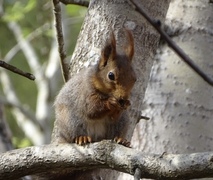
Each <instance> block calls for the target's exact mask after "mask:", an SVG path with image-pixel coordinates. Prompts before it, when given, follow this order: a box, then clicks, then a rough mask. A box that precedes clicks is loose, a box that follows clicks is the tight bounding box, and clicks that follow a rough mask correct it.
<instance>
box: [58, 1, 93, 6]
mask: <svg viewBox="0 0 213 180" xmlns="http://www.w3.org/2000/svg"><path fill="white" fill-rule="evenodd" d="M60 2H62V3H63V4H65V5H67V4H75V5H79V6H84V7H88V6H89V1H84V0H60Z"/></svg>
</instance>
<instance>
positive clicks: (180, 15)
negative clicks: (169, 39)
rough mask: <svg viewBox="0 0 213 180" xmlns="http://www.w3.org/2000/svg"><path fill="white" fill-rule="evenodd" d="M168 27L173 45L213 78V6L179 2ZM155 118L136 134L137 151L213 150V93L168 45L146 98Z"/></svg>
mask: <svg viewBox="0 0 213 180" xmlns="http://www.w3.org/2000/svg"><path fill="white" fill-rule="evenodd" d="M167 22H168V24H169V26H170V31H169V33H170V35H172V36H173V40H174V41H176V43H177V44H178V45H179V46H180V47H181V48H182V49H183V50H184V51H185V52H186V53H187V54H188V55H189V56H190V57H191V58H192V59H193V60H194V61H195V62H196V64H197V65H199V67H201V68H202V69H203V71H204V72H205V73H207V74H208V75H210V76H211V77H213V62H212V57H213V46H212V44H213V32H212V29H213V6H212V4H210V3H209V2H208V1H207V0H195V1H190V0H176V1H173V2H172V3H171V5H170V8H169V11H168V15H167ZM143 112H144V113H145V114H146V115H147V116H149V117H151V119H150V121H146V122H145V121H142V122H141V123H140V126H138V128H137V130H136V131H135V133H134V138H133V139H134V142H136V143H135V146H136V147H138V148H140V149H141V150H143V151H144V152H149V153H163V152H168V153H192V152H201V151H211V150H212V149H213V130H212V127H213V119H212V117H213V88H212V87H211V86H210V85H208V84H207V83H206V82H205V81H204V80H203V79H202V78H200V77H199V76H198V75H197V74H196V73H195V72H194V71H193V70H191V69H190V68H189V67H188V66H187V65H186V64H185V63H184V62H182V61H181V60H180V58H179V57H177V55H176V54H175V53H174V52H172V50H170V48H169V47H168V46H167V45H162V46H161V47H160V49H159V52H158V55H157V56H156V61H155V63H154V67H153V69H152V74H151V79H150V82H149V85H148V89H147V92H146V95H145V106H144V110H143Z"/></svg>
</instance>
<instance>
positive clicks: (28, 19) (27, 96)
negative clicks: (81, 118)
mask: <svg viewBox="0 0 213 180" xmlns="http://www.w3.org/2000/svg"><path fill="white" fill-rule="evenodd" d="M0 3H1V4H0V6H1V12H0V59H1V60H4V58H5V57H6V56H7V53H8V52H9V51H10V50H11V49H13V48H14V47H15V46H17V44H18V42H17V40H16V38H15V36H14V33H13V32H12V31H11V29H10V28H9V27H8V24H9V23H10V22H16V23H17V24H18V25H19V26H20V28H21V31H22V33H23V36H24V37H25V38H27V37H29V36H30V40H29V42H30V44H31V46H32V47H33V48H34V50H35V52H36V54H37V56H38V58H39V61H40V63H41V64H42V66H43V67H45V65H46V63H47V59H48V58H49V56H50V54H49V53H50V48H51V43H52V41H53V39H54V36H55V33H54V29H53V28H54V26H53V23H54V17H53V6H52V1H48V0H42V1H37V0H18V1H14V0H3V1H0ZM61 7H62V13H63V14H62V16H63V23H64V24H65V25H66V26H65V27H66V33H68V34H69V35H68V37H69V38H66V37H65V39H66V41H65V48H66V51H67V56H71V55H72V52H73V49H74V47H75V43H76V40H77V36H78V34H79V31H80V28H81V24H82V22H83V18H84V16H85V13H86V10H87V8H85V7H80V6H76V5H67V6H65V5H62V6H61ZM38 29H40V31H38ZM9 63H10V64H12V65H14V66H16V67H18V68H20V69H21V70H23V71H26V72H31V69H30V68H29V65H28V62H27V60H26V58H25V56H24V54H23V52H22V50H18V51H17V53H15V55H14V56H13V58H11V59H10V61H9ZM0 68H1V67H0ZM59 71H60V68H59ZM7 74H8V75H9V77H10V80H11V82H12V84H13V87H14V89H15V91H16V94H17V96H18V98H19V100H20V102H21V103H22V105H23V106H25V107H29V108H30V109H31V110H33V111H34V112H35V109H36V100H37V99H36V98H37V93H38V92H37V87H36V84H35V81H30V80H28V79H26V78H24V77H22V76H19V75H17V74H14V73H12V72H9V71H7ZM59 76H61V74H60V73H59ZM62 84H63V80H62V77H59V81H58V82H56V85H57V91H58V90H59V89H60V87H61V86H62ZM57 91H55V92H53V93H52V94H51V95H50V98H51V100H50V101H51V102H53V101H54V97H55V95H56V93H57ZM0 93H1V94H0V97H2V98H4V97H5V95H4V92H3V90H2V84H0ZM4 107H5V114H6V120H7V122H8V123H9V126H10V129H11V131H12V133H13V138H12V140H13V143H14V145H15V147H23V146H29V145H32V144H31V141H30V140H29V139H28V138H27V137H26V136H25V133H23V131H22V129H21V128H20V127H19V126H18V125H17V122H16V118H15V117H14V115H12V114H11V106H10V105H7V104H4ZM53 121H54V118H53V119H52V120H51V122H53ZM50 126H52V124H50Z"/></svg>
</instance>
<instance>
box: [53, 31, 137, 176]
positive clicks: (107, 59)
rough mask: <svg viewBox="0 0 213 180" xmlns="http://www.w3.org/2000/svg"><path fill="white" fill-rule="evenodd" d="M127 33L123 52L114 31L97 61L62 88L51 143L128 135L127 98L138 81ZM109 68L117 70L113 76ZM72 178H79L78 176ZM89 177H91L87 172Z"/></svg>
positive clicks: (131, 38) (97, 139) (132, 48)
mask: <svg viewBox="0 0 213 180" xmlns="http://www.w3.org/2000/svg"><path fill="white" fill-rule="evenodd" d="M127 36H128V38H129V43H128V45H127V47H126V49H125V53H124V54H118V53H117V52H116V40H115V37H114V34H113V33H112V34H111V39H110V41H108V42H107V43H106V45H105V46H104V48H103V49H102V52H101V57H100V60H99V62H98V64H97V65H96V66H93V67H90V68H88V69H85V70H82V71H81V72H79V73H78V74H77V75H75V76H74V77H73V78H71V79H70V80H69V81H68V82H67V83H66V84H65V85H64V87H63V88H62V89H61V91H60V92H59V95H58V96H57V98H56V100H55V112H56V121H55V124H54V130H53V134H52V143H71V142H76V143H77V144H80V145H81V144H85V143H88V142H90V141H92V142H95V141H100V140H102V139H114V138H115V137H121V138H125V135H126V131H127V128H128V121H129V118H128V114H127V112H126V111H125V110H126V109H127V108H128V106H129V105H130V101H129V100H128V99H129V95H130V92H131V89H132V87H133V85H134V83H135V81H136V77H135V73H134V70H133V68H132V65H131V62H132V58H133V54H134V42H133V37H132V34H131V32H130V31H128V30H127ZM109 72H111V73H113V74H114V75H113V77H111V79H110V78H109ZM81 178H82V177H81ZM84 178H85V177H84ZM59 179H60V178H59ZM73 179H79V178H77V177H76V176H75V178H73ZM86 179H92V178H88V176H87V178H86Z"/></svg>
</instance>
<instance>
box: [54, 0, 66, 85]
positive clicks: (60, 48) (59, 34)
mask: <svg viewBox="0 0 213 180" xmlns="http://www.w3.org/2000/svg"><path fill="white" fill-rule="evenodd" d="M53 5H54V15H55V26H56V33H57V40H58V51H59V55H60V63H61V70H62V74H63V78H64V81H65V82H67V81H68V80H69V66H68V63H67V61H66V51H65V49H64V37H63V32H62V23H61V19H62V18H61V6H60V2H59V0H53Z"/></svg>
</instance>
